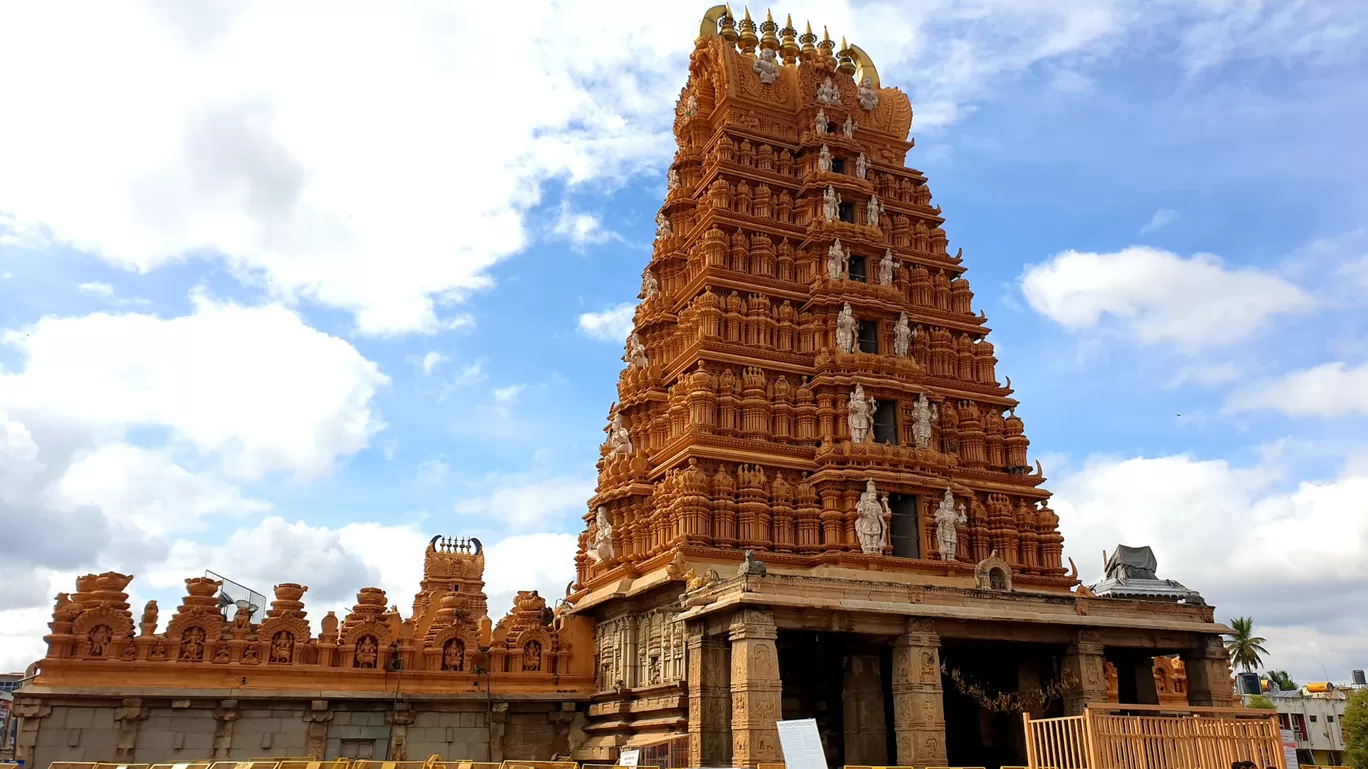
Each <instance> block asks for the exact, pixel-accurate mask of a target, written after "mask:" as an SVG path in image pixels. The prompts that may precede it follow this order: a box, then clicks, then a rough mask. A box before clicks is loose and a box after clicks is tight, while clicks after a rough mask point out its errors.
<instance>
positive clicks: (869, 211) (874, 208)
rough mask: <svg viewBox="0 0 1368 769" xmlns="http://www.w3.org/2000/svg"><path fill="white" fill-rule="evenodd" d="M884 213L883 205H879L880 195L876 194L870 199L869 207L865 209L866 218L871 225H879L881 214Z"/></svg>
mask: <svg viewBox="0 0 1368 769" xmlns="http://www.w3.org/2000/svg"><path fill="white" fill-rule="evenodd" d="M881 213H883V206H881V205H879V196H878V195H875V196H873V197H871V198H870V199H869V207H868V208H866V209H865V218H866V219H867V221H868V222H869V226H870V227H878V226H879V214H881Z"/></svg>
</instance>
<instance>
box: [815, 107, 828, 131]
mask: <svg viewBox="0 0 1368 769" xmlns="http://www.w3.org/2000/svg"><path fill="white" fill-rule="evenodd" d="M815 123H816V126H817V133H818V134H824V133H826V132H827V126H829V125H831V121H830V120H829V119H827V116H826V112H825V111H824V110H820V109H819V110H817V118H816V120H815Z"/></svg>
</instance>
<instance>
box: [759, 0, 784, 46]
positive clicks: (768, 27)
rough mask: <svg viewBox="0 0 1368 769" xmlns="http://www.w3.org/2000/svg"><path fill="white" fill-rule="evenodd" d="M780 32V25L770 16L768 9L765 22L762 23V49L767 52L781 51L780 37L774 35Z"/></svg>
mask: <svg viewBox="0 0 1368 769" xmlns="http://www.w3.org/2000/svg"><path fill="white" fill-rule="evenodd" d="M778 31H779V25H778V24H775V23H774V17H773V16H771V15H770V12H769V10H768V9H766V10H765V20H764V21H762V22H760V48H761V49H762V50H767V51H778V50H779V36H778V35H776V34H774V33H775V32H778Z"/></svg>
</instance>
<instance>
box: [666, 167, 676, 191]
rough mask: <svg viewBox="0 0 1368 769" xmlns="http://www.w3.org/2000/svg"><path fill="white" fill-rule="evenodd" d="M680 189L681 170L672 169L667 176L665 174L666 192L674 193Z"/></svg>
mask: <svg viewBox="0 0 1368 769" xmlns="http://www.w3.org/2000/svg"><path fill="white" fill-rule="evenodd" d="M678 188H679V170H678V169H675V168H671V169H670V172H669V173H667V174H665V192H667V193H670V192H674V191H675V190H676V189H678Z"/></svg>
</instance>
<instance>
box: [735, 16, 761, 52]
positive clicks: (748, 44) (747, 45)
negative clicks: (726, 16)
mask: <svg viewBox="0 0 1368 769" xmlns="http://www.w3.org/2000/svg"><path fill="white" fill-rule="evenodd" d="M742 7H743V9H744V11H745V15H744V16H742V18H741V23H740V24H738V25H737V28H739V29H740V30H741V53H748V54H754V53H755V44H756V43H758V42H760V38H758V37H756V36H755V21H754V20H753V19H751V15H750V6H742Z"/></svg>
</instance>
